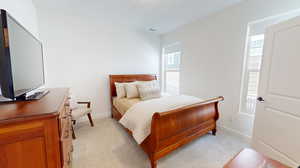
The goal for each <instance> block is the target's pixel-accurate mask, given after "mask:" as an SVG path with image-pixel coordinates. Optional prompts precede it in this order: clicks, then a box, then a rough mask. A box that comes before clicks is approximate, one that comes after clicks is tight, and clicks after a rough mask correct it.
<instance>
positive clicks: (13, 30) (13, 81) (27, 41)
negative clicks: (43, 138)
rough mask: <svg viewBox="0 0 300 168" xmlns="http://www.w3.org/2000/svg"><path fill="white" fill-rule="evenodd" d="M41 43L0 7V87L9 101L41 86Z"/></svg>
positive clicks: (2, 93)
mask: <svg viewBox="0 0 300 168" xmlns="http://www.w3.org/2000/svg"><path fill="white" fill-rule="evenodd" d="M44 83H45V80H44V62H43V48H42V43H41V42H40V41H39V40H38V39H37V38H36V37H35V36H34V35H33V34H31V33H30V32H29V31H28V30H26V28H25V27H23V26H22V25H21V24H20V23H19V22H18V21H16V19H14V18H13V17H12V16H11V15H9V14H8V13H7V12H6V11H5V10H2V9H1V18H0V87H1V95H2V96H3V97H5V98H9V99H11V100H18V98H21V97H22V98H24V96H25V97H26V93H28V92H30V91H32V90H34V89H36V88H38V87H40V86H42V85H44Z"/></svg>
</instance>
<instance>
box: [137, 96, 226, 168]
mask: <svg viewBox="0 0 300 168" xmlns="http://www.w3.org/2000/svg"><path fill="white" fill-rule="evenodd" d="M222 100H224V98H223V97H217V98H214V99H209V100H206V101H203V102H201V103H197V104H193V105H190V106H185V107H182V108H179V109H175V110H172V111H167V112H163V113H155V114H154V115H153V117H152V124H151V134H150V136H149V137H147V139H146V140H145V141H144V142H143V143H142V144H141V145H142V147H143V149H144V150H145V151H146V153H147V154H148V156H149V159H150V161H151V165H152V168H156V162H157V160H158V159H159V158H161V157H163V156H165V155H167V154H168V153H170V152H172V151H174V150H176V149H177V148H179V147H180V146H182V145H184V144H187V143H188V142H190V141H192V140H194V139H196V138H198V137H200V136H202V135H205V134H207V133H208V132H210V131H212V134H214V135H215V133H216V121H217V120H218V118H219V112H218V102H219V101H222Z"/></svg>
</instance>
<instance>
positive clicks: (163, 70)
mask: <svg viewBox="0 0 300 168" xmlns="http://www.w3.org/2000/svg"><path fill="white" fill-rule="evenodd" d="M175 45H178V48H177V49H176V50H175V51H173V52H166V50H167V48H168V47H173V46H175ZM175 53H177V54H179V66H178V68H177V69H172V70H169V69H167V63H168V60H167V59H166V57H167V55H169V54H174V56H172V57H173V58H172V59H173V62H174V63H175ZM181 57H182V51H181V50H180V47H179V44H178V43H176V44H173V45H169V46H166V47H163V50H162V59H161V61H162V63H161V73H162V78H161V79H162V91H163V92H167V81H166V80H167V72H178V73H179V79H178V80H179V81H178V93H176V94H180V73H181Z"/></svg>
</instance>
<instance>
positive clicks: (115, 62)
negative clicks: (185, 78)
mask: <svg viewBox="0 0 300 168" xmlns="http://www.w3.org/2000/svg"><path fill="white" fill-rule="evenodd" d="M36 3H37V11H38V21H39V27H40V34H41V39H42V42H43V44H44V52H45V64H46V84H47V87H70V88H71V92H72V93H73V94H74V95H75V96H76V97H77V98H78V99H81V100H84V99H90V100H91V101H92V103H93V104H92V105H93V109H94V111H95V113H96V115H99V116H101V117H104V116H109V115H110V100H109V83H108V75H109V74H131V73H158V72H159V55H160V37H159V36H158V35H154V34H149V33H147V32H142V31H138V30H135V29H134V28H133V27H132V26H130V25H124V24H121V23H120V22H119V21H118V20H115V19H112V18H110V17H109V16H105V15H104V14H103V13H101V12H102V11H101V10H99V11H96V10H94V9H93V8H92V7H87V8H85V7H82V6H80V4H82V5H85V4H88V3H78V4H76V3H71V2H70V3H69V4H67V5H68V6H60V5H54V6H53V7H51V6H48V5H43V4H39V2H38V1H37V2H36Z"/></svg>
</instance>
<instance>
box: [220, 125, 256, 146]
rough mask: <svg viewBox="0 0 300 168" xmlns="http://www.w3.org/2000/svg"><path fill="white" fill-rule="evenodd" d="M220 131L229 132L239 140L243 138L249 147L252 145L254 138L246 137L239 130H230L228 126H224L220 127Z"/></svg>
mask: <svg viewBox="0 0 300 168" xmlns="http://www.w3.org/2000/svg"><path fill="white" fill-rule="evenodd" d="M218 129H220V130H222V131H224V132H228V133H231V134H233V135H235V136H237V137H239V138H242V139H243V140H244V141H245V142H247V143H248V144H249V145H250V144H251V139H252V137H251V136H248V135H245V134H243V133H241V132H239V131H237V130H234V129H232V128H228V127H226V126H222V125H219V126H218Z"/></svg>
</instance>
